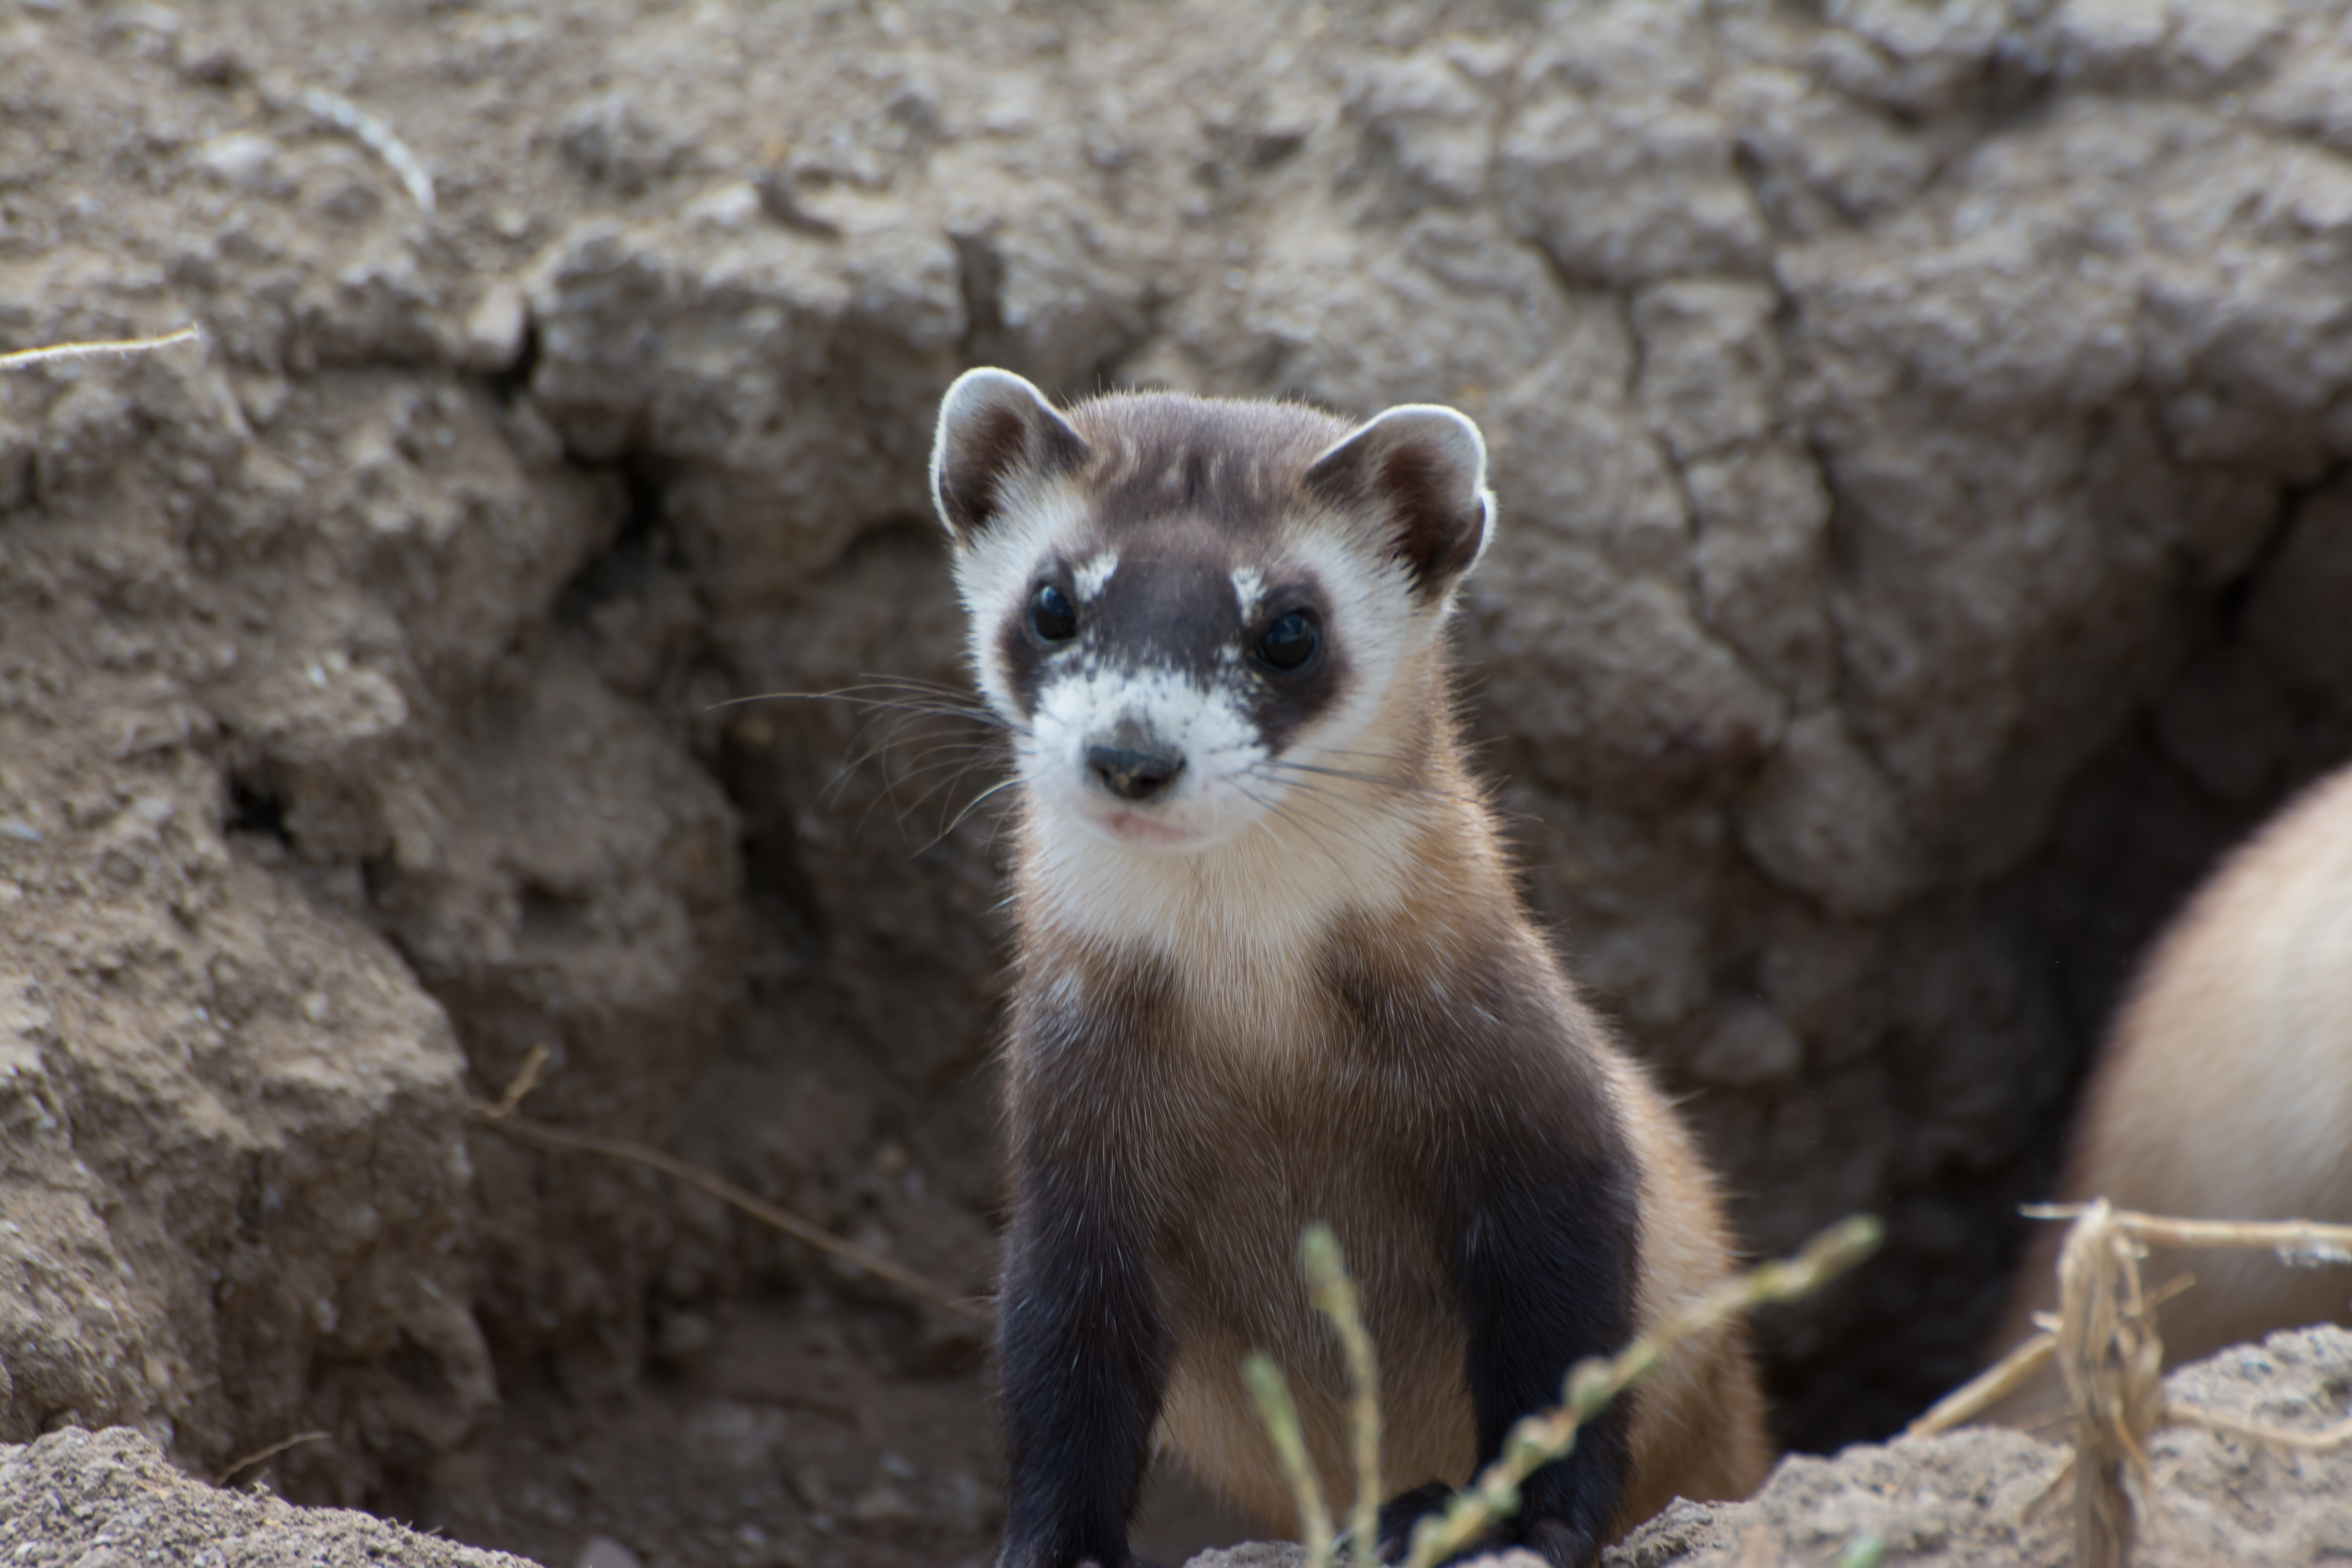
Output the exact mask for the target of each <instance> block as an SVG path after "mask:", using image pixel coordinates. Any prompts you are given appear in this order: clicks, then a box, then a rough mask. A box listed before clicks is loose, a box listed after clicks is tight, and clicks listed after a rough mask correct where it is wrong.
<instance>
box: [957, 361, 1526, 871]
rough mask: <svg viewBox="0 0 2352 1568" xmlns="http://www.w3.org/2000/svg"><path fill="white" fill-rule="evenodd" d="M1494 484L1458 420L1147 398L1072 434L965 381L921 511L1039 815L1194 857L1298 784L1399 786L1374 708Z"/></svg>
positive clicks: (1064, 421) (1476, 525) (1437, 601)
mask: <svg viewBox="0 0 2352 1568" xmlns="http://www.w3.org/2000/svg"><path fill="white" fill-rule="evenodd" d="M931 492H932V497H933V499H934V500H935V501H936V502H937V504H938V506H939V512H940V521H942V522H944V523H945V524H946V525H947V530H948V532H949V534H950V537H951V538H952V540H953V541H954V545H955V556H956V563H955V571H956V582H957V585H958V587H959V589H960V590H961V594H962V597H963V603H964V607H965V609H966V611H967V612H968V614H969V616H970V617H971V660H972V666H973V668H974V670H975V672H976V674H977V676H978V678H979V682H980V687H981V689H982V693H983V694H984V695H985V697H986V698H987V700H988V702H989V704H990V706H991V707H992V708H993V709H994V710H995V711H996V712H997V714H998V715H999V716H1000V717H1002V718H1003V720H1004V721H1005V722H1006V724H1007V725H1008V726H1009V727H1010V728H1011V730H1012V731H1013V735H1014V736H1015V737H1016V745H1015V755H1016V759H1017V766H1018V768H1019V771H1020V775H1021V779H1022V783H1023V784H1024V787H1025V788H1026V789H1027V791H1028V792H1029V795H1030V797H1031V802H1032V806H1033V809H1034V810H1036V811H1042V812H1045V813H1050V814H1054V815H1055V816H1061V817H1065V818H1066V819H1068V820H1071V821H1074V822H1076V823H1077V824H1080V825H1082V826H1083V827H1084V829H1085V830H1086V832H1087V835H1088V836H1090V837H1093V838H1094V839H1097V840H1098V841H1103V842H1108V843H1111V844H1116V845H1118V846H1121V847H1126V848H1129V849H1131V850H1135V851H1139V852H1143V853H1148V854H1150V853H1156V854H1167V855H1189V854H1192V853H1195V852H1198V851H1200V850H1202V849H1206V848H1208V847H1212V846H1214V845H1217V844H1219V843H1222V842H1223V841H1226V840H1228V839H1231V838H1234V837H1235V836H1237V835H1240V834H1242V833H1244V832H1245V831H1246V830H1247V829H1249V828H1250V827H1251V826H1253V825H1254V824H1255V823H1257V822H1259V821H1261V820H1262V819H1264V818H1265V817H1266V816H1268V815H1269V814H1278V813H1279V812H1280V811H1281V809H1282V804H1283V801H1284V799H1285V797H1286V796H1287V795H1291V794H1292V793H1293V792H1294V791H1295V790H1297V789H1298V788H1299V787H1300V786H1301V784H1311V783H1313V782H1314V781H1315V780H1317V779H1318V778H1329V777H1333V776H1347V775H1354V776H1357V777H1362V776H1365V775H1381V774H1394V773H1398V772H1399V771H1400V770H1402V769H1403V768H1405V767H1407V766H1409V765H1410V764H1409V763H1408V762H1407V760H1406V759H1404V758H1402V757H1399V756H1396V755H1393V754H1391V748H1392V743H1393V742H1392V739H1391V737H1389V736H1388V734H1387V728H1392V726H1391V727H1386V728H1384V726H1383V725H1382V723H1381V713H1382V710H1383V704H1384V701H1385V700H1387V699H1388V698H1389V697H1390V696H1391V692H1392V691H1393V690H1394V689H1395V688H1396V687H1397V685H1398V683H1399V682H1400V680H1401V679H1404V678H1405V677H1406V674H1407V672H1409V671H1415V670H1419V669H1423V668H1426V666H1427V661H1428V659H1429V657H1430V655H1431V653H1432V651H1433V648H1434V647H1435V646H1436V644H1437V639H1438V637H1439V634H1440V630H1441V627H1442V625H1443V622H1444V616H1445V613H1446V610H1447V608H1448V606H1449V605H1450V604H1451V602H1452V598H1453V594H1454V587H1455V585H1456V584H1459V583H1460V581H1461V580H1462V577H1463V574H1465V573H1466V572H1468V571H1469V569H1470V568H1471V566H1472V565H1474V564H1475V563H1476V561H1477V559H1478V557H1479V554H1480V553H1481V552H1483V551H1484V550H1485V548H1486V539H1487V535H1488V532H1489V531H1490V529H1491V526H1492V523H1493V519H1494V499H1493V497H1492V496H1491V495H1489V494H1488V493H1487V490H1486V445H1485V443H1484V442H1483V441H1481V440H1480V438H1479V436H1478V429H1477V426H1475V425H1473V424H1472V423H1471V422H1470V421H1469V420H1468V419H1466V418H1465V417H1464V416H1461V415H1459V414H1457V413H1455V412H1454V411H1453V410H1452V409H1448V408H1436V407H1426V406H1420V405H1412V406H1405V407H1399V408H1391V409H1390V410H1389V411H1388V412H1386V413H1384V414H1382V415H1381V416H1378V417H1377V418H1374V419H1372V420H1370V422H1368V423H1366V424H1363V425H1360V426H1349V425H1348V424H1346V423H1345V422H1344V421H1341V420H1339V419H1335V418H1333V417H1331V416H1328V415H1325V414H1321V413H1318V412H1317V411H1315V410H1312V409H1308V408H1305V407H1300V406H1297V405H1284V404H1268V403H1235V402H1219V401H1213V400H1206V399H1201V398H1194V397H1187V396H1181V395H1173V394H1159V393H1154V394H1142V395H1112V396H1106V397H1100V398H1097V399H1094V400H1092V401H1090V402H1087V403H1083V404H1080V405H1076V407H1074V408H1072V409H1071V410H1070V411H1069V412H1068V414H1067V415H1064V414H1062V413H1060V412H1058V411H1056V410H1055V408H1054V406H1053V405H1051V404H1049V403H1048V402H1047V401H1046V400H1045V396H1044V395H1042V394H1041V393H1039V392H1038V390H1037V389H1036V388H1035V387H1034V386H1032V385H1031V384H1029V383H1028V382H1026V381H1024V380H1023V379H1021V377H1019V376H1017V375H1013V374H1010V373H1009V372H1006V371H1001V370H975V371H971V372H970V373H968V374H965V375H964V376H962V377H961V379H960V380H958V381H957V382H956V384H954V385H953V386H952V387H950V388H949V390H948V395H947V397H946V399H945V400H944V402H943V403H942V404H941V405H940V423H939V434H938V439H937V443H936V445H935V446H934V447H933V450H932V457H931ZM1423 699H1426V700H1432V701H1442V700H1443V694H1442V692H1440V691H1437V690H1434V689H1432V690H1429V691H1426V692H1419V693H1416V697H1415V700H1423Z"/></svg>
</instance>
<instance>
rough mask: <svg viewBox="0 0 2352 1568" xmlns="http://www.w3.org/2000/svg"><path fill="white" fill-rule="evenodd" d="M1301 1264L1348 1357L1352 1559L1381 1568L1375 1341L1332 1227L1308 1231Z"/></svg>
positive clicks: (1364, 1567)
mask: <svg viewBox="0 0 2352 1568" xmlns="http://www.w3.org/2000/svg"><path fill="white" fill-rule="evenodd" d="M1298 1264H1299V1267H1300V1268H1302V1269H1303V1270H1305V1272H1306V1275H1307V1290H1308V1292H1309V1295H1310V1297H1311V1299H1312V1300H1313V1301H1314V1303H1315V1310H1317V1311H1318V1312H1320V1313H1322V1314H1323V1315H1324V1316H1325V1317H1327V1318H1328V1319H1330V1320H1331V1326H1332V1328H1334V1329H1335V1330H1337V1331H1339V1347H1340V1349H1341V1350H1342V1351H1344V1352H1346V1353H1347V1357H1348V1388H1349V1398H1350V1403H1351V1409H1350V1412H1349V1420H1348V1428H1349V1431H1350V1432H1351V1433H1352V1434H1353V1435H1354V1436H1355V1440H1356V1509H1355V1514H1354V1517H1353V1518H1352V1519H1351V1520H1350V1521H1349V1526H1348V1530H1349V1535H1350V1536H1352V1537H1353V1538H1354V1549H1353V1551H1352V1552H1351V1553H1350V1554H1351V1555H1352V1556H1353V1557H1354V1558H1355V1560H1356V1568H1379V1563H1380V1560H1381V1542H1380V1534H1381V1373H1380V1362H1379V1358H1378V1357H1377V1356H1376V1355H1375V1354H1374V1353H1373V1351H1372V1336H1371V1335H1370V1333H1368V1332H1367V1331H1365V1329H1364V1314H1363V1311H1362V1310H1361V1308H1360V1305H1359V1304H1358V1302H1357V1300H1356V1282H1355V1281H1354V1280H1353V1279H1349V1278H1348V1267H1347V1264H1346V1263H1345V1262H1344V1261H1343V1260H1342V1259H1341V1258H1340V1256H1339V1237H1335V1236H1333V1235H1332V1234H1331V1227H1330V1226H1325V1225H1310V1226H1307V1230H1306V1233H1305V1234H1304V1235H1302V1236H1301V1237H1299V1238H1298Z"/></svg>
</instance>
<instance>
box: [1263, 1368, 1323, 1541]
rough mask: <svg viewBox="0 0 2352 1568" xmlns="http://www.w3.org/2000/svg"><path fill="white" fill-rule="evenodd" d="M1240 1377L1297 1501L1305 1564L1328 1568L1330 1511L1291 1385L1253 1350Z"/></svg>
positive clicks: (1276, 1369) (1278, 1370)
mask: <svg viewBox="0 0 2352 1568" xmlns="http://www.w3.org/2000/svg"><path fill="white" fill-rule="evenodd" d="M1242 1378H1243V1381H1244V1382H1245V1383H1247V1384H1249V1391H1250V1397H1251V1398H1252V1399H1253V1400H1255V1401H1256V1403H1257V1417H1258V1419H1259V1420H1260V1421H1262V1422H1264V1423H1265V1432H1266V1436H1268V1437H1270V1438H1272V1439H1273V1440H1274V1454H1275V1458H1277V1459H1279V1460H1280V1461H1281V1463H1282V1473H1283V1475H1284V1476H1285V1477H1286V1478H1287V1479H1289V1482H1290V1495H1291V1497H1292V1498H1293V1499H1294V1500H1296V1501H1297V1506H1298V1530H1299V1533H1300V1534H1301V1535H1302V1536H1303V1537H1304V1538H1305V1542H1306V1546H1307V1568H1331V1510H1329V1509H1328V1508H1327V1507H1325V1506H1324V1502H1323V1487H1322V1483H1321V1482H1319V1481H1318V1480H1317V1479H1316V1477H1315V1466H1314V1464H1313V1463H1312V1462H1311V1461H1309V1460H1308V1458H1307V1434H1306V1432H1305V1431H1304V1429H1302V1428H1301V1427H1300V1426H1299V1424H1298V1406H1297V1404H1296V1403H1295V1402H1293V1400H1292V1399H1291V1397H1290V1384H1289V1382H1288V1381H1287V1380H1286V1379H1285V1378H1284V1377H1283V1375H1282V1369H1281V1368H1280V1367H1278V1366H1276V1365H1275V1364H1274V1358H1273V1357H1272V1356H1269V1355H1267V1354H1266V1353H1265V1352H1263V1351H1252V1352H1250V1354H1249V1358H1248V1359H1247V1360H1245V1361H1244V1362H1243V1363H1242Z"/></svg>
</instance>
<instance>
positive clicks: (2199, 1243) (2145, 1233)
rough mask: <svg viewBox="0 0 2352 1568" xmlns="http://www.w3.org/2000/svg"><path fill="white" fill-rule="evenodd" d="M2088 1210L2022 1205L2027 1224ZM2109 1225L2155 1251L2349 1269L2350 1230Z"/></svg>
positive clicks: (2121, 1218) (2226, 1222) (2209, 1222)
mask: <svg viewBox="0 0 2352 1568" xmlns="http://www.w3.org/2000/svg"><path fill="white" fill-rule="evenodd" d="M2095 1206H2096V1205H2092V1204H2021V1205H2018V1211H2017V1212H2018V1213H2020V1214H2021V1215H2024V1216H2025V1217H2026V1218H2028V1219H2080V1218H2082V1217H2083V1216H2084V1215H2087V1214H2089V1213H2090V1212H2091V1211H2092V1209H2093V1208H2094V1207H2095ZM2107 1218H2108V1220H2109V1221H2110V1222H2111V1223H2112V1224H2113V1225H2114V1226H2116V1228H2117V1229H2118V1230H2121V1231H2122V1232H2124V1234H2126V1236H2129V1237H2131V1238H2132V1239H2133V1240H2134V1241H2144V1242H2147V1243H2148V1244H2149V1245H2151V1246H2155V1247H2244V1248H2247V1249H2249V1250H2253V1249H2260V1250H2263V1251H2269V1252H2275V1253H2277V1254H2278V1255H2279V1257H2280V1258H2281V1259H2283V1260H2284V1261H2285V1262H2288V1263H2293V1264H2315V1263H2352V1225H2320V1224H2317V1223H2316V1222H2315V1221H2312V1220H2307V1219H2290V1220H2233V1219H2173V1218H2169V1217H2168V1216H2166V1215H2153V1214H2140V1213H2138V1212H2137V1211H2136V1210H2132V1209H2110V1210H2108V1211H2107Z"/></svg>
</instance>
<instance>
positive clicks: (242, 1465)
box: [213, 1432, 334, 1487]
mask: <svg viewBox="0 0 2352 1568" xmlns="http://www.w3.org/2000/svg"><path fill="white" fill-rule="evenodd" d="M333 1436H334V1434H333V1433H332V1432H297V1433H295V1434H294V1436H291V1437H280V1438H279V1439H278V1441H277V1442H275V1443H272V1444H270V1445H269V1447H267V1448H256V1449H255V1450H254V1451H253V1452H252V1453H250V1454H247V1456H246V1457H245V1458H242V1459H239V1460H238V1461H237V1462H236V1463H235V1464H234V1465H231V1466H230V1467H229V1468H227V1469H225V1470H223V1471H222V1472H221V1473H220V1474H219V1475H218V1476H216V1477H215V1478H214V1480H213V1485H215V1486H216V1487H225V1486H226V1485H228V1484H229V1482H231V1481H232V1480H235V1479H236V1478H237V1477H238V1476H239V1475H242V1474H243V1473H244V1472H245V1471H247V1470H249V1469H251V1468H253V1467H254V1466H256V1465H258V1464H261V1463H263V1462H264V1461H266V1460H269V1459H274V1458H277V1457H278V1455H280V1454H282V1453H284V1452H286V1450H287V1449H289V1448H299V1447H301V1446H302V1445H303V1444H305V1443H324V1442H327V1441H329V1440H330V1439H331V1438H332V1437H333Z"/></svg>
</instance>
